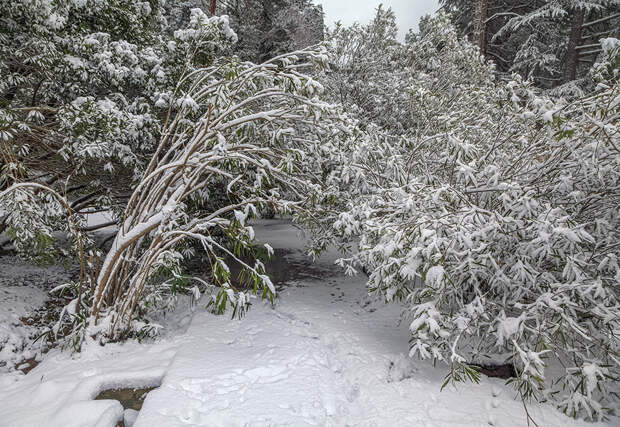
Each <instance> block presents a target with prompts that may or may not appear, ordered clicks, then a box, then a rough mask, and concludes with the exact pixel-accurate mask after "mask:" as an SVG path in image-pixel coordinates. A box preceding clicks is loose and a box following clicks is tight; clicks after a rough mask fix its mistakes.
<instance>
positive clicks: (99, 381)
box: [0, 220, 617, 427]
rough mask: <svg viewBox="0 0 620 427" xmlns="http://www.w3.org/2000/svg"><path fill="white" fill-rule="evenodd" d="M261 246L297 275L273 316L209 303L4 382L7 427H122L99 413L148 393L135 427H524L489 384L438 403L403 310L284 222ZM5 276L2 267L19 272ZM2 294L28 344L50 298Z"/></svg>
mask: <svg viewBox="0 0 620 427" xmlns="http://www.w3.org/2000/svg"><path fill="white" fill-rule="evenodd" d="M256 233H257V236H258V238H259V239H261V240H262V241H264V242H268V243H269V244H270V245H271V246H272V247H274V248H275V249H278V250H280V253H281V254H284V257H285V261H286V262H285V263H279V264H277V266H278V268H282V269H288V272H289V274H284V275H282V277H283V282H281V284H280V286H279V295H278V299H277V302H276V304H275V306H273V307H272V306H271V305H270V304H269V303H267V302H263V301H260V300H257V301H255V302H254V305H253V306H252V308H251V309H250V311H249V312H248V314H247V315H246V316H245V317H244V318H243V319H241V320H230V318H229V317H227V316H214V315H212V314H209V313H208V312H207V311H205V310H204V309H203V308H204V305H205V304H204V303H203V301H199V302H198V304H197V305H196V306H194V308H192V309H190V307H189V302H188V301H187V300H183V301H181V302H180V304H179V305H178V308H177V310H176V311H175V312H173V313H170V314H169V315H168V316H167V317H166V318H165V319H160V320H161V323H162V325H163V326H164V329H163V331H162V335H161V337H160V338H158V339H157V340H155V341H154V342H148V343H145V342H143V343H138V342H135V341H130V342H126V343H124V344H108V345H106V346H103V347H102V346H99V345H97V344H94V343H91V344H90V345H88V346H86V347H85V348H84V349H83V351H82V352H81V353H80V354H71V353H70V352H67V351H65V352H62V351H60V350H58V349H52V350H51V351H49V352H48V353H47V354H46V355H44V356H43V357H42V360H41V362H40V363H39V364H38V365H37V366H36V367H34V369H32V370H30V371H29V372H28V373H27V374H24V373H23V372H21V371H19V370H11V371H10V372H3V373H2V374H0V426H19V427H28V426H33V427H34V426H37V427H38V426H52V427H53V426H58V427H61V426H62V427H72V426H76V427H77V426H84V427H91V426H100V427H104V426H110V427H113V426H115V425H116V423H117V421H118V420H119V419H121V418H122V417H123V411H124V408H123V406H122V405H121V404H120V403H119V401H118V400H112V399H104V400H93V399H94V398H95V397H96V396H98V395H99V394H100V393H101V392H102V391H104V390H108V389H113V388H140V389H141V388H151V387H156V388H155V389H154V390H153V391H151V392H150V393H148V394H147V395H146V398H145V400H144V403H143V405H142V408H141V410H140V412H139V413H136V412H135V411H133V410H125V416H126V417H127V424H128V425H129V424H131V423H132V422H134V418H135V416H136V415H137V419H136V420H135V424H134V426H136V427H153V426H166V427H168V426H171V427H172V426H275V425H287V426H305V425H314V426H348V425H350V426H420V427H451V426H462V427H479V426H505V427H508V426H527V425H528V422H527V419H526V415H525V414H526V413H525V410H524V407H523V404H522V403H521V402H520V401H519V400H518V399H515V391H514V390H513V388H511V387H510V386H506V385H505V384H504V382H505V381H504V380H501V379H495V378H487V377H484V376H483V378H482V381H481V383H480V384H473V385H472V384H460V385H458V386H457V387H456V388H455V387H452V386H448V387H446V388H445V389H444V390H443V391H440V388H441V385H442V383H443V380H444V377H445V375H446V373H447V369H446V368H445V367H435V368H434V367H433V366H432V365H431V364H429V363H426V362H420V361H417V360H413V359H410V358H409V357H407V352H408V339H409V331H408V328H407V322H404V321H403V322H401V318H402V316H401V314H402V307H399V306H398V305H395V304H393V305H385V304H382V303H381V302H378V301H374V300H373V299H371V298H370V297H368V296H367V294H366V292H365V288H364V279H365V278H364V277H347V276H344V275H343V274H342V272H341V271H340V270H339V269H338V267H336V266H334V261H335V259H336V258H337V254H336V253H328V254H327V255H326V256H324V257H323V258H322V259H321V260H319V261H318V262H317V263H316V264H313V265H309V262H308V260H307V259H306V258H305V256H304V255H303V252H302V248H303V239H302V238H301V237H300V236H299V235H298V233H297V231H296V230H295V229H294V228H293V227H292V226H291V225H290V224H289V223H287V222H285V221H279V220H272V221H261V222H260V223H259V224H258V225H257V226H256ZM8 262H9V260H8V258H7V259H5V258H2V259H0V267H2V268H3V269H4V268H5V266H6V265H9V266H10V265H15V264H10V263H8ZM25 268H26V267H25V266H22V269H25ZM14 269H16V270H19V268H18V267H14ZM53 271H55V270H53ZM10 274H12V275H14V276H17V273H16V272H13V273H10ZM10 274H9V273H7V274H5V275H7V276H8V275H10ZM54 274H56V275H58V276H59V277H56V279H61V278H62V277H61V276H62V274H61V272H60V271H57V272H56V273H54ZM0 277H2V276H0ZM46 280H47V279H46ZM43 282H45V280H43ZM0 285H1V286H0V322H2V324H0V327H4V328H5V329H6V331H5V335H7V336H16V337H17V338H14V339H15V340H16V342H17V341H19V339H22V340H27V339H28V338H27V337H28V333H29V330H28V329H27V328H26V329H24V328H22V327H21V326H16V325H19V324H20V322H19V321H16V320H15V319H21V318H23V317H24V315H25V314H26V313H27V311H28V310H31V309H32V305H36V304H37V303H39V304H41V303H42V302H43V300H44V299H45V292H46V288H45V287H43V289H41V288H36V287H34V286H28V285H27V284H26V285H24V286H20V287H22V288H25V289H21V290H19V291H15V290H14V289H12V288H13V287H15V288H17V286H10V285H8V284H5V283H4V282H3V283H0ZM46 286H47V285H46ZM30 288H32V289H30ZM26 289H30V290H26ZM7 295H8V296H7ZM16 295H17V296H16ZM15 301H19V303H16V302H15ZM9 309H11V310H9ZM3 316H4V317H3ZM22 324H23V322H22ZM11 325H13V326H11ZM22 329H23V330H22ZM15 330H18V332H15ZM0 333H2V330H0ZM1 337H2V335H0V339H1ZM20 337H21V338H20ZM15 345H17V344H15ZM7 351H8V350H7ZM528 411H529V413H530V415H531V416H532V418H533V419H534V420H535V421H536V423H537V425H538V426H540V427H543V426H544V427H572V426H592V427H593V426H603V425H607V426H611V425H617V424H615V423H614V421H617V419H616V420H612V421H610V422H609V423H607V424H603V423H600V424H592V423H585V422H578V421H574V420H572V419H570V418H568V417H566V416H564V415H562V414H561V413H559V412H558V411H557V410H555V409H554V408H553V407H552V406H550V405H544V404H533V403H532V404H529V405H528ZM532 425H533V424H532Z"/></svg>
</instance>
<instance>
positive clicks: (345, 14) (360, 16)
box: [314, 0, 439, 39]
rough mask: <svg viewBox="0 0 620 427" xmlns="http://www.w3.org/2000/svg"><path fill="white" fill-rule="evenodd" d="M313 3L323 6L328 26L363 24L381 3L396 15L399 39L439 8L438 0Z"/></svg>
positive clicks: (331, 0)
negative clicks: (339, 23)
mask: <svg viewBox="0 0 620 427" xmlns="http://www.w3.org/2000/svg"><path fill="white" fill-rule="evenodd" d="M314 3H316V4H322V5H323V11H324V12H325V18H326V21H327V22H326V23H327V24H328V25H329V26H331V25H332V24H333V23H334V22H336V21H342V23H343V24H344V25H349V24H352V23H353V22H355V21H358V22H360V23H363V24H365V23H367V22H368V21H369V20H370V19H371V18H372V17H373V16H374V14H375V9H376V8H377V6H378V5H379V4H381V3H383V5H384V6H385V7H388V6H389V7H391V8H392V10H393V11H394V12H395V13H396V20H397V23H398V30H399V36H400V38H401V39H403V38H404V34H405V33H406V32H407V31H408V30H409V28H415V29H417V28H418V21H419V20H420V18H421V17H422V16H424V15H426V14H427V13H433V12H435V11H436V10H437V9H438V8H439V1H438V0H314Z"/></svg>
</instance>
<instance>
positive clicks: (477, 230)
mask: <svg viewBox="0 0 620 427" xmlns="http://www.w3.org/2000/svg"><path fill="white" fill-rule="evenodd" d="M610 45H611V44H610ZM404 49H406V50H407V52H406V54H407V55H408V58H409V59H408V62H409V63H408V65H407V68H406V72H407V74H408V80H407V85H408V86H407V93H408V94H409V104H408V105H409V107H408V113H409V114H410V115H411V119H412V122H411V123H412V124H411V126H410V127H409V129H408V130H407V132H406V138H404V139H402V140H400V141H399V140H395V139H390V138H384V139H376V140H375V142H374V145H373V146H371V147H366V148H365V150H363V151H361V152H359V153H358V154H359V155H357V156H356V157H355V158H354V159H352V160H351V161H350V162H348V164H349V165H350V166H349V167H348V168H347V175H346V176H347V177H350V176H356V177H357V178H358V179H359V177H360V174H359V173H358V174H355V173H354V172H353V170H354V169H357V170H358V171H363V174H362V176H363V178H364V179H365V183H366V185H367V186H368V188H370V189H371V190H369V191H367V192H366V194H363V193H362V194H359V195H358V196H357V197H353V198H352V200H351V201H350V204H349V208H348V209H347V210H346V211H345V212H343V213H342V214H340V216H339V218H338V220H337V221H336V222H335V224H334V228H335V229H336V230H339V231H340V232H341V233H342V235H343V236H345V237H346V238H354V237H356V236H359V239H360V240H359V243H357V250H356V253H355V254H354V256H353V257H351V258H348V259H343V260H342V263H343V264H345V265H349V266H350V267H359V266H363V267H364V268H366V269H367V270H368V271H369V272H370V277H369V281H368V287H369V289H370V291H371V292H372V293H375V294H377V295H381V296H382V297H383V298H385V300H386V301H395V300H401V301H405V302H406V304H407V306H408V307H409V308H408V314H409V316H410V318H411V323H410V329H411V333H412V338H411V355H416V356H419V357H421V358H431V359H433V360H436V361H442V362H445V363H447V364H449V365H450V366H452V372H451V374H450V376H449V377H448V378H447V381H450V380H459V379H464V378H471V379H474V380H476V379H477V376H478V374H477V372H476V371H475V370H474V369H472V368H471V367H470V365H471V364H476V363H480V362H481V361H484V359H483V358H484V357H485V356H486V357H488V358H490V359H491V360H497V359H504V360H507V361H510V362H512V363H514V364H515V366H516V368H517V372H518V377H517V378H515V379H513V382H514V384H515V386H516V388H517V389H518V391H519V393H520V395H521V396H522V397H523V398H529V397H535V398H537V399H542V400H544V399H550V398H552V399H554V400H555V401H556V402H557V403H558V405H559V406H560V407H561V408H562V409H563V410H564V411H565V412H566V413H568V414H570V415H573V416H575V415H579V416H585V417H587V418H593V419H596V418H599V417H601V416H602V414H603V413H604V412H605V410H606V408H609V406H608V405H609V404H610V400H612V401H613V400H615V399H616V398H617V394H615V393H614V389H613V387H615V384H614V381H616V380H617V378H618V375H620V360H619V358H618V352H619V350H620V343H619V341H618V330H619V328H620V305H619V300H618V297H619V285H620V273H619V271H620V269H619V267H618V257H619V255H620V252H619V248H620V247H619V244H618V242H619V236H618V232H619V230H620V213H619V211H618V206H619V203H620V187H619V184H620V168H619V167H618V166H619V165H620V152H619V147H620V138H619V134H618V129H617V123H618V118H619V117H620V111H619V107H620V105H619V102H620V97H619V95H620V93H619V92H618V90H619V89H618V85H617V81H615V79H614V80H611V81H610V80H607V81H601V82H599V89H598V90H597V91H596V92H595V93H592V94H590V95H589V96H587V97H585V98H583V99H580V100H578V101H575V102H571V103H567V102H564V101H563V100H561V99H551V98H548V97H546V96H544V95H542V94H540V93H538V92H537V91H536V90H534V89H533V88H532V87H531V86H530V85H529V84H528V83H527V82H523V81H521V80H520V79H519V78H517V77H515V78H514V79H513V80H512V81H509V82H507V83H506V82H496V81H494V77H493V70H492V68H491V67H490V66H489V65H487V64H486V63H485V62H484V61H483V60H482V58H481V57H480V56H479V54H478V52H477V49H476V48H475V47H473V46H472V45H471V44H469V43H468V42H467V41H463V40H459V39H458V38H457V37H456V33H455V31H454V29H453V28H452V26H451V25H450V24H449V22H448V19H447V17H446V16H439V17H436V18H433V19H430V20H428V19H427V20H426V21H424V22H423V23H422V24H421V31H420V34H417V35H414V36H413V37H412V38H411V39H410V41H409V44H408V46H406V48H404ZM615 55H616V56H615V57H613V58H612V64H613V63H615V62H614V61H617V52H616V54H615ZM598 69H606V68H605V66H603V65H601V66H599V67H598ZM611 74H612V75H614V74H615V72H613V73H611ZM598 75H599V76H602V75H609V73H607V74H604V73H600V72H599V73H598ZM395 84H397V83H395ZM388 131H389V129H388ZM369 153H372V155H369ZM487 360H488V359H487ZM551 368H554V369H555V368H560V369H561V370H562V373H561V375H559V376H553V375H547V372H548V371H549V370H550V369H551Z"/></svg>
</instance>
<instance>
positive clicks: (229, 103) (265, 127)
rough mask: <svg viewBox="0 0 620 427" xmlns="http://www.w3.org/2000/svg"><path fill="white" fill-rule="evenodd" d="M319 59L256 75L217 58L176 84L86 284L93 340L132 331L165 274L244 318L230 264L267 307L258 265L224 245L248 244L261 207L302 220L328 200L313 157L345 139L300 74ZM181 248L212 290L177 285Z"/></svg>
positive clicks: (311, 54)
mask: <svg viewBox="0 0 620 427" xmlns="http://www.w3.org/2000/svg"><path fill="white" fill-rule="evenodd" d="M324 58H325V53H324V52H323V51H322V50H321V49H318V50H304V51H299V52H295V53H291V54H287V55H282V56H279V57H276V58H274V59H272V60H270V61H268V62H266V63H263V64H261V65H254V64H252V63H243V62H238V61H236V60H221V61H219V62H217V63H216V64H214V65H213V66H211V67H208V68H204V69H200V70H197V71H195V72H193V73H191V74H189V75H188V76H186V77H185V78H184V79H183V80H182V81H181V82H180V84H179V88H178V97H177V100H176V105H177V107H178V112H177V113H176V115H175V116H174V118H171V119H170V120H169V122H168V123H167V125H166V126H165V129H164V132H163V136H162V139H161V141H160V143H159V146H158V148H157V150H156V153H155V155H154V156H153V158H152V160H151V161H150V164H149V166H148V167H147V169H146V171H145V173H144V176H143V178H142V179H141V181H140V182H139V184H138V185H137V187H136V188H135V189H134V191H133V194H132V196H131V198H130V200H129V202H128V204H127V208H126V210H125V212H124V215H123V220H122V224H121V225H120V230H119V232H118V234H117V236H116V238H115V240H114V242H113V244H112V248H111V249H110V251H109V252H108V254H107V255H106V257H105V259H104V260H103V263H102V265H101V268H100V271H99V273H98V275H97V278H96V282H95V283H93V284H92V285H93V286H92V292H93V294H92V300H91V301H92V305H91V307H90V313H91V314H92V317H91V319H90V325H91V326H92V327H94V330H91V334H92V333H96V331H100V330H101V328H107V331H106V334H107V335H109V336H110V337H117V336H119V334H122V333H123V332H125V331H127V330H129V329H131V319H132V318H133V315H134V314H135V312H136V310H137V309H138V310H140V309H141V304H142V303H143V302H144V301H146V300H148V296H149V295H151V296H152V295H153V293H157V292H158V289H157V287H158V286H160V285H161V284H162V282H161V280H160V279H159V278H160V277H161V274H162V272H163V271H165V272H166V273H167V276H169V278H170V279H171V280H196V281H197V282H198V283H200V284H201V285H203V286H204V287H206V288H208V289H210V290H214V289H215V288H217V291H215V292H214V302H215V303H216V309H217V310H218V311H223V310H225V309H226V306H231V307H232V308H233V310H234V312H236V313H239V314H240V313H242V312H243V311H244V310H245V308H246V307H247V305H248V304H249V302H250V297H249V294H248V293H247V292H244V291H242V290H239V289H235V287H234V286H233V285H232V284H231V281H230V272H229V269H228V267H227V265H226V261H225V257H226V256H228V257H230V258H233V259H235V260H236V261H237V262H239V263H240V264H241V265H242V266H243V268H244V270H245V272H246V274H247V277H248V279H249V281H250V282H251V283H252V285H253V286H252V288H253V291H254V292H260V293H261V294H262V296H263V297H273V295H274V293H275V289H274V286H273V284H272V283H271V281H270V280H269V277H268V276H267V275H266V274H265V271H264V267H263V265H262V263H261V262H260V261H258V260H257V261H256V262H255V263H254V264H253V265H252V264H248V263H245V262H244V261H242V260H241V259H240V258H239V257H238V255H239V252H238V251H234V250H233V249H231V247H237V248H246V249H247V248H248V247H249V246H250V245H251V242H252V239H253V237H254V236H253V230H252V228H251V227H250V226H248V225H247V219H248V218H250V217H252V216H254V215H255V214H256V212H257V211H258V210H260V209H261V208H262V207H264V206H266V205H269V206H270V207H272V208H274V209H275V210H277V211H280V212H298V213H299V212H301V213H302V215H303V212H304V210H303V208H304V207H305V206H307V205H308V203H313V202H315V201H317V197H318V195H319V193H320V194H322V196H321V197H325V195H326V194H327V193H328V191H326V189H325V188H322V186H321V182H322V181H323V180H322V179H321V178H322V171H323V169H324V167H323V166H327V163H328V162H327V160H326V157H321V156H320V155H317V153H323V152H324V150H323V149H321V147H325V146H326V144H327V142H326V141H325V140H326V139H327V137H329V138H330V141H331V144H334V142H337V141H338V139H339V138H341V137H342V138H347V135H348V132H338V131H334V130H333V129H335V128H337V126H336V123H335V122H336V121H342V119H340V118H339V115H338V112H337V110H335V109H334V107H332V106H330V105H329V104H326V103H324V102H322V101H320V100H319V99H318V98H317V97H316V95H318V94H319V93H320V92H321V90H322V87H321V85H320V84H319V83H318V82H316V81H314V80H313V79H312V78H310V77H308V76H307V75H305V74H303V73H302V72H301V71H300V70H303V69H306V68H308V67H309V66H311V65H312V62H319V63H320V62H321V61H323V60H324ZM345 129H346V128H345ZM339 133H340V134H341V136H339ZM319 189H321V190H322V191H321V192H319ZM222 196H223V197H224V198H225V199H227V201H226V202H225V203H219V204H217V205H215V207H214V208H213V209H211V210H209V209H204V210H198V211H192V210H191V208H190V207H191V206H192V205H193V204H195V202H196V201H197V200H203V201H208V200H210V199H214V198H216V197H222ZM207 205H208V203H207ZM212 206H213V205H212ZM221 236H225V238H224V239H222V238H221ZM188 239H191V240H196V241H198V242H199V243H200V245H201V247H202V248H203V249H204V251H205V252H206V254H207V257H208V258H209V260H210V262H211V264H212V271H213V274H214V280H213V282H212V283H208V282H206V281H204V280H203V279H200V278H189V277H187V276H183V275H182V273H181V270H182V269H181V261H182V260H183V258H184V256H185V254H184V253H183V252H181V248H182V247H183V246H182V245H183V244H184V242H185V241H186V240H188ZM224 240H228V243H229V244H226V243H225V242H224ZM268 249H269V248H268ZM230 258H229V259H230ZM104 319H105V320H104Z"/></svg>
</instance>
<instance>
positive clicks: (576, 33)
mask: <svg viewBox="0 0 620 427" xmlns="http://www.w3.org/2000/svg"><path fill="white" fill-rule="evenodd" d="M440 3H441V5H442V7H443V8H444V9H445V10H446V11H448V12H450V13H451V14H452V17H453V21H454V23H455V25H456V26H457V29H458V30H459V32H460V34H461V35H466V36H468V37H469V38H471V39H472V41H474V43H475V44H476V45H477V46H478V47H480V49H481V51H482V52H483V53H484V55H485V56H486V57H487V58H489V59H491V60H493V61H494V62H495V64H496V65H497V69H498V71H500V72H505V73H511V72H518V73H520V74H521V75H523V76H524V77H527V78H531V79H533V80H534V82H535V83H536V84H537V85H538V86H541V87H546V88H551V87H555V86H558V85H561V84H563V83H567V82H570V81H573V80H576V79H579V78H581V77H583V76H585V74H586V72H587V70H588V69H589V68H590V67H591V66H592V64H593V63H594V61H595V60H596V57H597V55H598V54H599V53H600V52H601V47H600V43H599V40H600V39H601V38H605V37H619V36H620V32H619V30H618V29H619V28H620V1H618V0H585V1H579V2H576V1H574V0H541V1H534V2H531V1H525V0H493V1H488V0H441V2H440Z"/></svg>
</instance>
